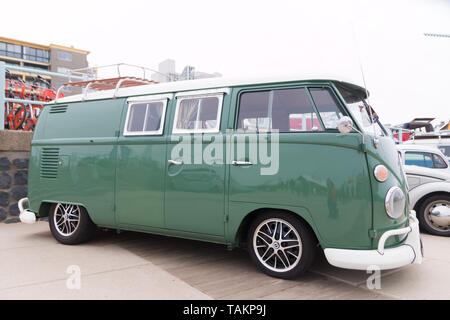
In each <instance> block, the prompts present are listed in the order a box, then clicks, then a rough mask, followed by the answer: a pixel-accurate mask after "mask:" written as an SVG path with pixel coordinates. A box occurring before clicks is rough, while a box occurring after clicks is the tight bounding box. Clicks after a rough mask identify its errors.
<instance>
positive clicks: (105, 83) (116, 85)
mask: <svg viewBox="0 0 450 320" xmlns="http://www.w3.org/2000/svg"><path fill="white" fill-rule="evenodd" d="M155 83H158V82H156V81H153V80H147V79H142V78H135V77H119V78H109V79H101V80H90V81H79V82H69V83H64V84H63V85H61V86H60V87H59V88H58V91H57V92H56V99H55V100H54V102H55V103H57V102H58V98H59V93H60V92H61V90H62V89H63V88H66V87H77V88H84V89H85V91H84V94H83V98H82V100H83V101H84V100H86V98H87V94H88V93H89V90H90V89H94V90H112V89H114V93H113V98H116V97H117V92H118V91H119V89H120V88H127V87H135V86H142V85H147V84H155Z"/></svg>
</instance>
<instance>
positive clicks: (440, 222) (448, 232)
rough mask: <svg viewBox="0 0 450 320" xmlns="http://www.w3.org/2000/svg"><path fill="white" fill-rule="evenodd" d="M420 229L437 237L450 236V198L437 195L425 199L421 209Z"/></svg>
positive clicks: (419, 216) (418, 215)
mask: <svg viewBox="0 0 450 320" xmlns="http://www.w3.org/2000/svg"><path fill="white" fill-rule="evenodd" d="M417 219H418V220H419V222H420V227H421V228H423V229H424V230H425V231H427V232H428V233H431V234H434V235H437V236H447V237H449V236H450V196H447V195H435V196H432V197H429V198H428V199H425V201H423V202H422V204H421V205H420V207H419V211H418V213H417Z"/></svg>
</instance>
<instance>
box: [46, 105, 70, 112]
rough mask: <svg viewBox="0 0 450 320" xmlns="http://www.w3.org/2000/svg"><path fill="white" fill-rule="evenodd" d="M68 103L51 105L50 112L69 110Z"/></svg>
mask: <svg viewBox="0 0 450 320" xmlns="http://www.w3.org/2000/svg"><path fill="white" fill-rule="evenodd" d="M67 107H68V106H67V105H58V106H51V107H50V112H49V113H64V112H66V111H67Z"/></svg>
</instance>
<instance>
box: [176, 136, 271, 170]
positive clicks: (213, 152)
mask: <svg viewBox="0 0 450 320" xmlns="http://www.w3.org/2000/svg"><path fill="white" fill-rule="evenodd" d="M171 139H172V142H176V145H175V146H174V147H173V148H172V150H171V153H170V159H171V161H172V164H185V165H190V164H207V165H214V164H231V165H236V166H240V165H242V166H251V165H257V166H258V167H259V171H260V172H259V173H260V174H261V175H275V174H277V173H278V170H279V167H280V150H279V149H280V148H279V141H280V140H279V133H278V131H272V132H270V133H258V134H246V133H238V134H236V132H235V131H233V130H227V133H226V134H225V135H223V134H221V133H218V134H208V135H204V134H193V135H180V136H172V138H171Z"/></svg>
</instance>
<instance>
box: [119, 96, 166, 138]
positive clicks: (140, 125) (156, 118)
mask: <svg viewBox="0 0 450 320" xmlns="http://www.w3.org/2000/svg"><path fill="white" fill-rule="evenodd" d="M166 104H167V100H164V101H149V102H139V103H130V105H129V107H128V114H127V122H126V124H125V131H124V135H125V136H131V135H160V134H162V131H163V127H164V117H165V113H166Z"/></svg>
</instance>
